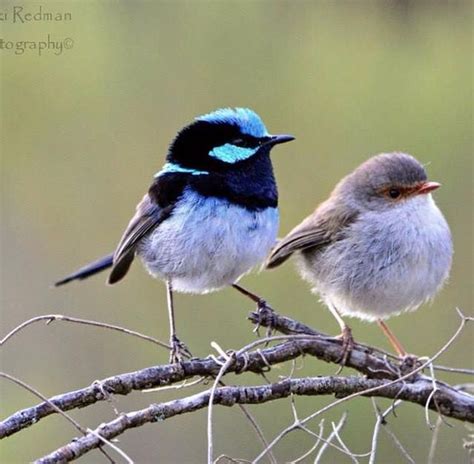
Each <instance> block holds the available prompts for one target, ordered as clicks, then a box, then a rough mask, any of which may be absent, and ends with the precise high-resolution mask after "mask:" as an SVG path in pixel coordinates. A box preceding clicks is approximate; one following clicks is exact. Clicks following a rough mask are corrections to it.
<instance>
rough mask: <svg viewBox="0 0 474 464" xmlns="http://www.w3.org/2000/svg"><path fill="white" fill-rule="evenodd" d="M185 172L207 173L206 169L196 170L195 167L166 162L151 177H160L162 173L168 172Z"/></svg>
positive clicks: (199, 174)
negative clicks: (184, 166) (190, 167)
mask: <svg viewBox="0 0 474 464" xmlns="http://www.w3.org/2000/svg"><path fill="white" fill-rule="evenodd" d="M175 172H176V173H185V174H192V175H193V176H203V175H207V174H209V173H208V172H207V171H198V170H197V169H189V168H183V167H181V166H180V165H179V164H174V163H166V164H165V165H164V166H163V168H162V169H161V171H160V172H157V173H156V174H155V175H154V176H153V177H155V178H156V177H160V176H162V175H163V174H170V173H175Z"/></svg>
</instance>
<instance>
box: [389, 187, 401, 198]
mask: <svg viewBox="0 0 474 464" xmlns="http://www.w3.org/2000/svg"><path fill="white" fill-rule="evenodd" d="M388 194H389V196H390V198H393V199H395V198H398V197H399V196H400V195H401V192H400V190H398V189H396V188H392V189H390V190H389V191H388Z"/></svg>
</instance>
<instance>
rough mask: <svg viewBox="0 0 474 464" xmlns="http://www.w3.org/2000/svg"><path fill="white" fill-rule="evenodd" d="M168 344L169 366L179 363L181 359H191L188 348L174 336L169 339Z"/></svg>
mask: <svg viewBox="0 0 474 464" xmlns="http://www.w3.org/2000/svg"><path fill="white" fill-rule="evenodd" d="M170 344H171V351H170V364H175V363H179V362H181V361H182V360H183V358H187V359H190V358H192V354H191V352H190V351H189V349H188V347H187V346H186V345H185V344H184V343H183V342H182V341H181V340H180V339H179V338H178V337H177V336H176V335H173V336H172V337H171V340H170Z"/></svg>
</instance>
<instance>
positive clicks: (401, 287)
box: [299, 205, 452, 320]
mask: <svg viewBox="0 0 474 464" xmlns="http://www.w3.org/2000/svg"><path fill="white" fill-rule="evenodd" d="M433 206H434V205H433ZM415 212H416V210H415ZM422 212H423V214H420V215H417V214H412V215H411V216H410V221H408V220H406V221H405V220H403V217H402V218H400V217H399V218H395V219H394V220H393V222H392V223H390V222H389V220H387V218H384V217H383V216H382V217H376V218H372V220H371V221H370V224H371V226H370V228H367V227H363V226H362V225H361V224H355V225H354V226H353V228H352V230H351V233H350V234H349V236H350V238H347V239H345V240H341V241H340V242H336V243H335V244H333V245H332V246H330V247H328V248H327V249H326V250H324V251H323V252H314V253H306V254H300V256H299V265H300V270H301V273H302V275H303V277H304V278H305V279H306V280H308V281H309V282H311V283H312V284H313V286H314V287H313V288H314V290H315V291H316V292H317V293H319V294H320V295H321V297H322V299H323V300H325V301H326V302H327V303H329V302H330V303H332V304H333V305H335V306H336V307H337V309H338V310H339V311H340V312H341V313H343V314H346V315H349V316H355V317H359V318H361V319H367V320H375V319H378V318H387V317H390V316H392V315H395V314H398V313H400V312H402V311H407V310H413V309H416V308H417V307H418V306H419V305H420V304H422V303H423V302H425V301H426V300H428V299H430V298H432V297H433V296H434V295H435V294H436V292H437V291H438V290H439V288H440V287H441V285H442V284H443V283H444V281H445V280H446V278H447V277H448V274H449V270H450V266H451V257H452V243H451V236H450V232H449V228H448V226H447V224H446V222H445V220H444V218H443V216H442V215H441V213H440V212H439V210H438V209H437V208H436V207H435V206H434V208H429V209H428V210H426V209H423V210H422ZM397 219H398V220H397Z"/></svg>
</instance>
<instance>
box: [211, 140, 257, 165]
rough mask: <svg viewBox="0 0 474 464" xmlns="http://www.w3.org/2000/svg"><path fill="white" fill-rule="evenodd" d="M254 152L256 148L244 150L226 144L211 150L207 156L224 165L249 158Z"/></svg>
mask: <svg viewBox="0 0 474 464" xmlns="http://www.w3.org/2000/svg"><path fill="white" fill-rule="evenodd" d="M256 152H257V148H244V147H238V146H236V145H232V144H231V143H226V144H225V145H221V146H220V147H216V148H213V149H212V150H211V151H210V152H209V156H212V157H213V158H216V159H218V160H220V161H223V162H224V163H237V161H242V160H245V159H247V158H250V157H251V156H252V155H254V154H255V153H256Z"/></svg>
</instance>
